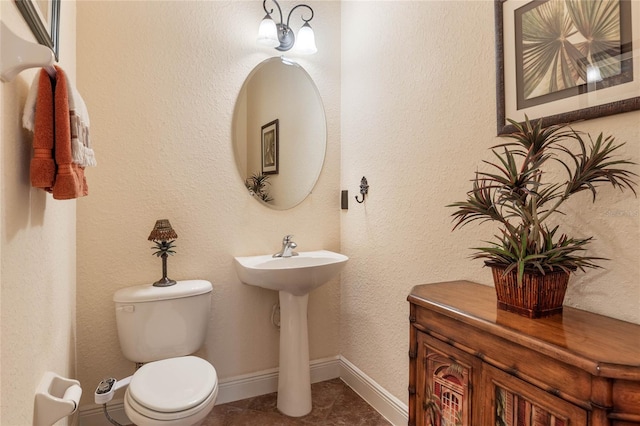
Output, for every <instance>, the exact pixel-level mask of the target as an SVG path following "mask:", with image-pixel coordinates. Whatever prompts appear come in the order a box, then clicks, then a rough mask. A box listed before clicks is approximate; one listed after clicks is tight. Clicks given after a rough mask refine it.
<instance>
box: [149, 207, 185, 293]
mask: <svg viewBox="0 0 640 426" xmlns="http://www.w3.org/2000/svg"><path fill="white" fill-rule="evenodd" d="M176 238H178V234H176V231H174V230H173V228H172V227H171V224H170V223H169V220H168V219H159V220H157V221H156V225H155V226H154V227H153V229H152V230H151V234H150V235H149V241H153V242H154V243H156V245H155V247H151V248H152V249H154V250H156V252H155V253H153V254H155V255H156V256H158V257H161V258H162V278H160V279H159V280H158V281H156V282H155V283H153V285H154V286H155V287H169V286H172V285H174V284H175V283H176V282H175V280H172V279H170V278H167V257H168V256H169V255H170V254H171V255H173V254H174V253H175V251H173V250H171V249H172V248H174V247H175V245H174V244H173V242H174V241H175V240H176Z"/></svg>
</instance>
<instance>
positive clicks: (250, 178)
mask: <svg viewBox="0 0 640 426" xmlns="http://www.w3.org/2000/svg"><path fill="white" fill-rule="evenodd" d="M326 142H327V125H326V120H325V114H324V108H323V106H322V99H321V98H320V93H319V92H318V88H317V87H316V85H315V83H314V82H313V79H312V78H311V76H309V74H308V73H307V72H306V71H305V70H304V68H302V67H301V66H300V65H298V64H296V63H294V62H290V61H288V60H286V59H284V58H269V59H267V60H265V61H264V62H261V63H260V64H258V65H257V66H256V67H255V68H254V69H253V71H251V73H250V74H249V76H248V77H247V79H246V80H245V82H244V85H243V86H242V89H241V90H240V94H239V95H238V100H237V101H236V106H235V110H234V114H233V151H234V155H235V160H236V166H237V167H238V172H239V173H240V177H241V178H242V180H243V181H244V183H245V187H246V190H247V191H248V192H249V193H250V194H251V195H252V196H253V197H254V198H255V199H257V200H258V201H260V202H261V203H262V204H264V205H266V206H268V207H271V208H274V209H278V210H285V209H289V208H291V207H294V206H296V205H297V204H299V203H301V202H302V201H303V200H304V199H305V198H306V197H307V195H309V194H310V193H311V190H312V189H313V187H314V186H315V184H316V181H317V180H318V176H320V171H321V170H322V164H323V163H324V156H325V151H326Z"/></svg>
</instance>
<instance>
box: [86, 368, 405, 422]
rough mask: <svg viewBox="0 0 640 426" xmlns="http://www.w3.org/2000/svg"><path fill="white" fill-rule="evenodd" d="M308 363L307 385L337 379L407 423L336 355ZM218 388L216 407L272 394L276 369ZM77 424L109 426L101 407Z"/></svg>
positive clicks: (117, 403) (118, 414)
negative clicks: (309, 376) (309, 373)
mask: <svg viewBox="0 0 640 426" xmlns="http://www.w3.org/2000/svg"><path fill="white" fill-rule="evenodd" d="M310 364H311V383H318V382H323V381H325V380H330V379H335V378H337V377H340V378H341V379H342V380H343V381H344V382H345V383H346V384H347V385H349V386H350V387H351V388H352V389H353V390H354V391H355V392H356V393H358V395H360V396H361V397H362V398H363V399H364V400H365V401H367V403H368V404H369V405H371V406H372V407H373V408H374V409H375V410H376V411H378V412H379V413H380V414H382V415H383V416H384V417H385V418H386V419H387V420H389V422H391V423H392V424H393V425H394V426H400V425H406V424H407V420H408V416H407V413H408V409H407V406H406V405H404V404H403V403H402V402H401V401H400V400H398V399H397V398H396V397H394V396H393V395H391V394H390V393H389V392H387V391H386V390H384V389H383V388H382V387H381V386H380V385H378V384H377V383H376V382H375V381H373V380H372V379H371V378H370V377H369V376H367V375H366V374H364V373H363V372H362V371H360V370H359V369H358V368H357V367H356V366H355V365H353V364H352V363H351V362H349V361H348V360H347V359H345V358H343V357H341V356H336V357H330V358H323V359H319V360H314V361H311V363H310ZM219 386H220V390H219V393H218V398H217V400H216V404H225V403H228V402H233V401H239V400H241V399H246V398H252V397H255V396H259V395H264V394H268V393H272V392H276V391H277V390H278V369H277V368H273V369H269V370H264V371H258V372H255V373H250V374H244V375H241V376H235V377H232V378H228V379H225V380H221V381H220V383H219ZM108 407H109V415H110V416H111V417H113V418H114V419H116V421H118V422H119V423H122V424H128V423H130V421H129V419H128V418H127V416H126V415H125V412H124V401H123V400H121V399H120V400H113V401H112V402H110V403H109V406H108ZM79 422H80V426H111V423H109V422H108V421H107V419H106V417H105V415H104V413H103V412H102V406H99V405H95V404H91V405H87V406H84V407H80V414H79Z"/></svg>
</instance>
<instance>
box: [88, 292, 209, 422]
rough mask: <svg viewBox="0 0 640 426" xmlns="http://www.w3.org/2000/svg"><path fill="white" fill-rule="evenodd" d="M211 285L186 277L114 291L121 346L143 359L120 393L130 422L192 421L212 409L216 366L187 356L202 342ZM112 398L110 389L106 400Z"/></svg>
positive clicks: (135, 358) (133, 358)
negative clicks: (182, 279) (175, 280)
mask: <svg viewBox="0 0 640 426" xmlns="http://www.w3.org/2000/svg"><path fill="white" fill-rule="evenodd" d="M212 289H213V287H212V285H211V283H210V282H209V281H205V280H185V281H178V282H177V283H176V284H175V285H172V286H168V287H155V286H152V285H149V284H143V285H139V286H134V287H125V288H122V289H120V290H118V291H116V293H115V294H114V296H113V301H114V302H115V311H116V326H117V330H118V340H119V341H120V349H121V350H122V353H123V355H124V356H125V357H126V358H127V359H129V360H131V361H133V362H136V363H138V364H143V365H142V367H140V368H139V369H138V370H137V371H136V372H135V374H134V375H133V376H131V377H130V382H128V387H127V391H126V393H125V398H124V409H125V413H126V414H127V417H129V420H131V421H132V422H133V423H134V424H136V425H138V426H154V425H163V426H196V425H199V424H201V423H202V421H203V420H204V419H205V418H206V417H207V415H208V414H209V413H210V412H211V410H212V409H213V406H214V404H215V400H216V397H217V395H218V377H217V374H216V370H215V368H214V367H213V366H212V365H211V364H210V363H209V362H208V361H206V360H204V359H202V358H198V357H196V356H193V355H191V354H193V353H195V352H196V351H197V350H198V349H199V348H201V347H202V345H203V344H204V341H205V337H206V331H207V325H208V323H209V319H210V317H211V291H212ZM128 379H129V378H127V379H125V381H121V382H122V383H123V384H116V388H118V386H126V383H127V382H126V380H128ZM116 390H117V389H116ZM97 392H98V391H97V390H96V393H97ZM103 397H106V395H102V396H100V399H103ZM111 397H112V392H111V393H110V394H109V396H108V398H106V399H109V398H111Z"/></svg>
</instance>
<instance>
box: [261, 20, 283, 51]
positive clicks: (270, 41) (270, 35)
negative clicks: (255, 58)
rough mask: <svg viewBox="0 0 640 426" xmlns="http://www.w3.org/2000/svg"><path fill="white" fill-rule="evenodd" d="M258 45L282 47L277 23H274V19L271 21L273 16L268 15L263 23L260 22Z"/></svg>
mask: <svg viewBox="0 0 640 426" xmlns="http://www.w3.org/2000/svg"><path fill="white" fill-rule="evenodd" d="M258 43H260V44H262V45H265V46H269V47H278V46H280V42H279V41H278V29H277V28H276V23H275V22H273V19H271V16H270V15H268V14H267V15H266V16H265V17H264V19H263V20H262V22H260V28H259V29H258Z"/></svg>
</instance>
